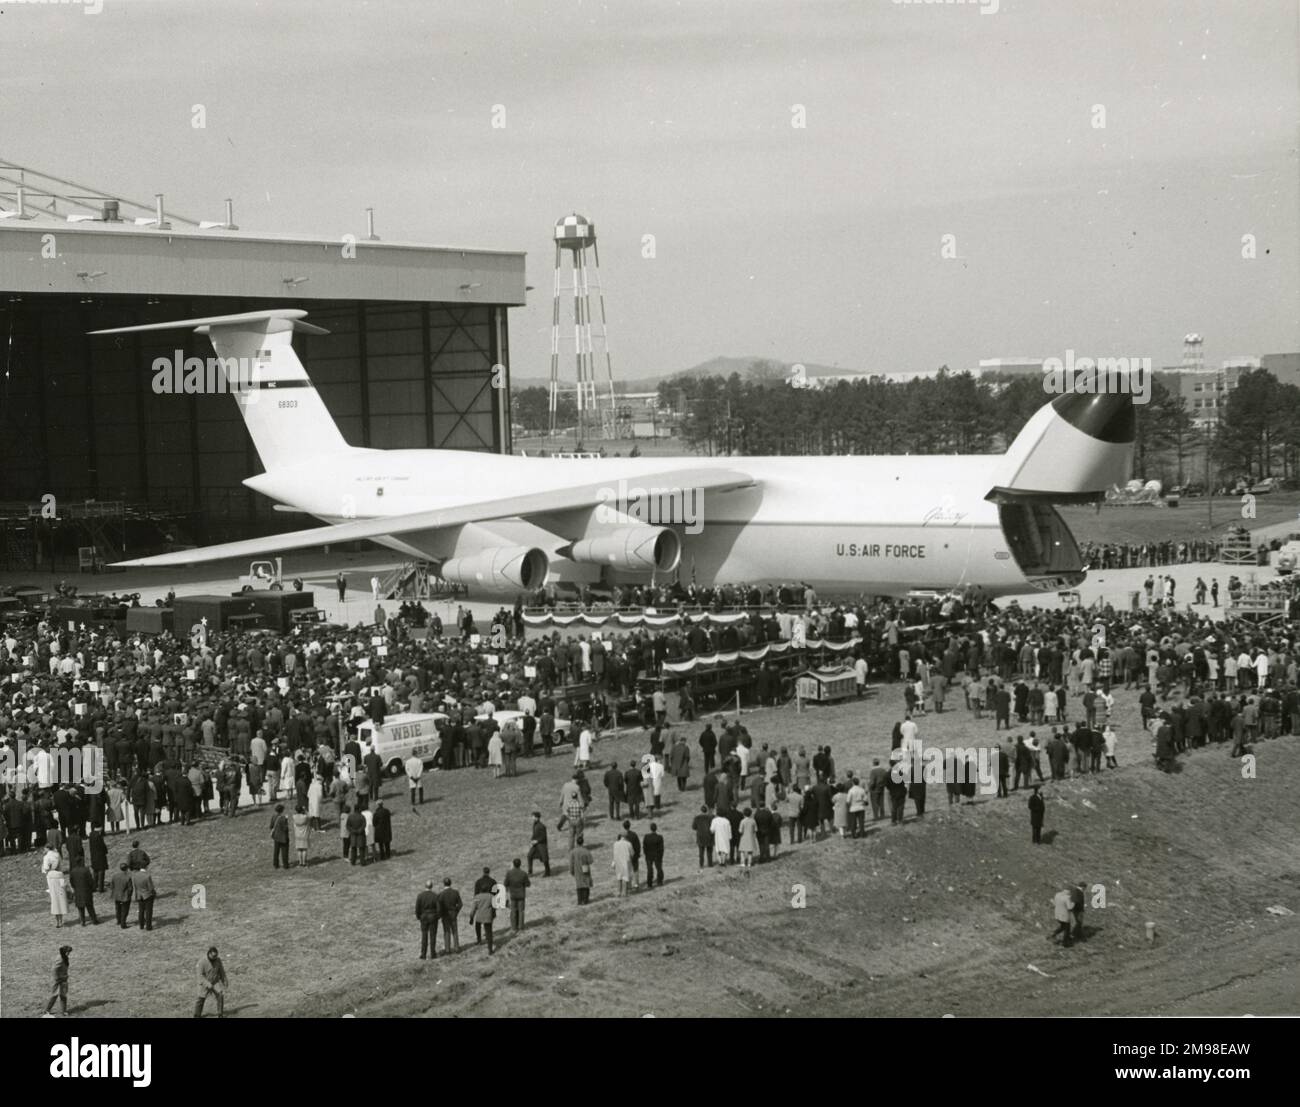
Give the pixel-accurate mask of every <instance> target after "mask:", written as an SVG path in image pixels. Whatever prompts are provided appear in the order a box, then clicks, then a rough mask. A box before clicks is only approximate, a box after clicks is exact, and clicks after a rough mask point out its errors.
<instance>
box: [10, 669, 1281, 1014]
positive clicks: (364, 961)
mask: <svg viewBox="0 0 1300 1107" xmlns="http://www.w3.org/2000/svg"><path fill="white" fill-rule="evenodd" d="M882 695H883V699H882V700H880V701H878V702H871V701H867V702H863V703H849V704H846V705H841V706H835V707H826V708H822V709H811V710H808V711H806V712H804V713H803V714H802V715H796V714H794V712H793V709H792V708H786V709H780V710H769V711H763V712H758V713H754V714H752V715H747V716H746V724H747V726H748V727H749V728H750V730H751V732H752V733H753V734H754V736H755V738H756V739H757V740H758V741H759V742H763V741H768V742H776V743H782V744H785V743H793V744H796V745H797V744H799V743H806V744H812V743H814V742H822V743H827V742H829V743H830V744H831V745H832V746H833V747H834V750H835V755H836V759H837V763H838V764H839V765H840V766H841V767H842V768H843V767H855V768H858V769H860V770H865V769H867V768H868V767H869V765H870V758H871V757H872V756H880V755H883V753H884V751H885V750H886V749H887V748H888V734H889V729H890V727H891V725H892V723H893V721H894V719H895V718H896V717H898V714H899V711H898V708H899V706H900V704H901V696H900V694H899V692H898V689H897V688H896V687H886V688H885V689H884V690H883V693H882ZM1135 696H1136V694H1135V693H1132V692H1128V693H1122V694H1121V698H1120V705H1119V706H1120V708H1121V710H1120V711H1119V714H1118V721H1119V723H1120V733H1121V736H1122V737H1121V744H1120V749H1119V759H1120V763H1121V766H1122V768H1121V769H1120V770H1119V771H1115V772H1108V773H1103V774H1102V775H1100V776H1097V777H1084V778H1082V779H1079V780H1071V781H1067V782H1065V783H1064V784H1061V785H1049V787H1048V789H1047V793H1048V814H1047V831H1048V838H1049V841H1048V842H1046V843H1045V844H1043V845H1041V846H1037V847H1035V846H1033V845H1031V844H1030V840H1029V839H1030V836H1029V827H1028V817H1027V813H1026V809H1025V804H1024V797H1023V795H1014V794H1013V796H1012V798H1011V799H1009V800H981V801H979V802H976V803H975V804H973V805H969V806H965V807H959V808H953V809H948V808H947V806H946V798H945V795H944V790H943V789H942V787H938V788H936V787H931V788H930V796H929V805H928V811H927V814H926V816H925V818H924V819H922V820H916V819H914V818H911V817H910V815H909V821H908V823H907V825H905V826H903V827H901V828H891V827H889V826H888V824H887V820H886V822H885V823H884V824H881V825H879V826H876V827H874V828H873V829H872V832H871V834H870V835H869V836H868V838H867V839H865V840H863V841H858V842H854V841H839V840H826V841H823V842H818V843H812V842H810V843H806V844H803V845H800V846H796V847H793V848H783V849H782V851H781V856H780V858H779V859H777V860H776V861H774V862H773V863H771V864H768V865H765V866H760V867H757V868H756V869H755V870H754V872H753V875H752V876H750V877H746V876H744V875H743V874H742V873H740V872H739V871H736V870H733V869H728V870H725V871H708V872H704V873H700V872H698V871H697V868H696V855H695V849H694V844H693V835H692V833H691V831H690V829H689V824H690V820H691V818H692V816H693V814H694V812H695V811H696V810H697V809H698V807H697V805H698V802H699V791H698V789H699V765H698V761H697V763H696V765H695V772H694V774H693V781H692V787H691V790H690V791H688V792H687V793H686V794H685V795H684V796H682V797H679V796H678V794H677V792H676V786H675V784H674V783H673V782H671V781H669V782H668V790H667V791H666V793H665V797H666V800H667V803H668V806H667V809H666V811H665V813H664V815H663V817H662V818H661V819H660V820H659V822H660V826H661V829H662V831H663V833H664V835H665V837H666V838H667V843H668V845H667V857H666V863H665V868H666V871H667V876H668V884H667V886H666V887H665V888H663V889H656V890H654V891H653V892H650V891H645V890H642V891H641V892H639V893H637V894H635V895H634V896H633V897H631V898H630V899H628V900H625V901H618V900H616V899H615V898H613V887H612V873H611V872H610V870H609V845H610V842H611V841H612V839H613V828H612V827H611V826H610V824H609V822H608V820H605V819H604V818H603V811H604V792H603V788H602V787H601V786H600V784H599V776H600V771H599V770H598V771H596V772H595V773H593V774H592V776H593V780H594V782H595V783H594V792H595V795H594V799H593V806H592V811H593V812H595V813H598V814H600V815H601V816H602V817H601V819H600V820H599V822H598V823H597V825H596V827H595V829H594V830H592V831H589V834H588V840H589V842H594V844H595V846H596V849H595V850H594V853H595V856H596V866H595V876H596V888H595V891H594V894H593V902H592V904H591V905H590V906H588V907H585V908H579V907H578V906H576V903H575V897H574V893H573V884H572V880H571V877H570V875H569V872H568V866H567V860H566V859H565V858H564V856H563V855H564V850H563V849H562V848H560V847H561V846H562V845H563V844H564V843H563V842H561V841H558V839H561V838H563V837H565V836H563V835H559V834H556V833H555V832H554V830H553V829H552V846H553V847H554V848H553V849H552V859H553V871H554V872H555V873H556V875H554V876H553V877H552V878H550V879H549V880H545V879H541V878H540V876H536V877H535V878H534V884H533V887H532V889H531V890H530V898H529V904H528V920H529V922H528V929H527V930H526V931H525V932H524V933H523V934H522V935H521V936H518V937H515V938H511V937H509V936H508V934H507V935H506V936H505V937H504V938H503V940H501V942H500V945H499V946H498V950H497V953H496V955H495V956H493V957H489V956H488V954H487V951H486V948H485V947H483V948H475V946H474V941H473V934H472V929H471V928H469V927H468V926H467V925H466V921H465V920H466V919H467V917H468V912H466V913H465V914H464V915H462V925H461V940H462V947H463V952H462V953H461V954H459V955H458V956H453V957H451V958H441V957H440V958H439V959H438V960H437V961H433V962H424V963H422V962H420V961H419V960H418V959H417V957H416V955H417V953H418V939H419V928H418V925H417V924H416V921H415V918H414V910H413V908H414V900H415V896H416V894H417V892H418V891H419V890H420V888H421V887H422V885H423V883H424V881H425V880H426V879H437V880H439V881H440V880H441V878H442V876H443V875H449V876H452V877H453V878H454V879H455V881H456V883H457V885H458V886H459V887H460V889H461V892H462V895H463V896H465V898H466V899H467V900H468V899H469V898H470V896H469V891H470V888H471V885H472V883H473V880H474V879H475V877H476V876H477V875H478V873H479V870H480V867H481V866H482V865H491V866H492V871H493V874H494V875H496V876H498V877H499V876H501V875H502V874H503V872H504V870H505V868H506V866H508V865H509V863H510V859H511V858H512V857H515V856H524V854H525V852H526V849H527V842H528V827H529V823H530V812H531V811H532V810H533V809H534V808H537V809H539V810H541V811H542V812H543V813H544V814H545V816H546V817H547V821H548V825H549V826H551V827H552V828H554V823H555V818H556V813H557V812H556V806H557V802H558V792H559V786H560V784H561V782H562V780H563V779H564V778H565V777H566V776H567V774H568V771H569V758H567V757H564V758H561V757H556V758H554V759H552V760H550V761H546V760H544V759H540V758H538V759H534V760H532V761H525V762H523V763H522V764H523V770H522V772H521V775H520V776H519V777H518V778H516V779H514V780H499V781H494V780H492V779H491V777H490V774H489V773H488V772H486V771H484V772H475V771H473V770H463V771H457V772H453V773H447V774H437V775H436V776H435V777H434V778H433V789H432V792H433V796H434V798H433V800H432V801H431V802H427V803H426V804H425V805H424V807H423V808H422V809H421V810H420V813H419V814H418V815H417V814H412V813H411V812H410V811H409V808H408V807H407V804H406V797H405V784H404V782H401V781H399V782H397V783H390V784H388V785H386V787H385V793H384V794H385V799H386V802H387V803H388V805H389V806H390V807H391V808H393V809H394V811H395V817H394V836H395V854H396V855H395V857H394V858H393V859H392V860H391V861H388V862H385V863H382V864H378V865H371V866H368V867H366V868H354V867H352V866H350V865H348V864H347V863H345V862H344V861H342V860H341V859H339V857H338V854H339V849H338V838H337V834H336V831H335V826H334V820H333V818H332V817H331V818H330V819H329V821H328V826H327V829H326V830H325V831H324V832H323V833H322V834H321V835H318V836H317V838H316V840H315V841H314V843H313V847H312V851H311V856H312V860H311V864H310V865H309V866H308V867H307V868H306V869H304V870H290V871H289V872H287V873H285V872H279V873H277V872H274V871H273V870H272V869H271V858H270V853H271V850H270V840H269V834H268V823H269V813H268V812H266V811H265V810H264V811H261V812H256V813H248V814H243V815H241V816H240V817H238V818H236V819H234V820H218V819H209V820H208V821H207V822H205V823H203V824H200V825H197V826H194V827H190V828H181V827H177V828H170V827H162V828H159V829H156V830H150V831H146V832H144V833H143V834H141V837H142V838H143V839H144V844H145V847H146V848H147V849H148V851H149V852H150V854H151V855H152V856H153V858H154V866H153V869H154V872H155V877H156V880H157V883H158V886H159V889H160V893H161V898H160V900H159V901H158V904H157V907H156V912H155V930H154V932H153V933H149V934H146V933H141V932H140V931H138V930H136V929H134V928H133V929H131V930H129V931H121V930H119V929H117V928H116V927H115V926H113V925H112V923H111V919H112V908H111V905H110V904H108V903H107V902H106V901H104V897H100V899H101V903H100V917H101V918H105V917H107V918H108V919H109V920H110V921H109V922H108V923H106V924H103V925H101V926H99V927H97V928H86V929H82V928H80V927H76V926H74V927H73V928H72V929H70V930H68V929H65V930H56V929H55V928H54V926H53V921H52V919H51V917H50V915H49V913H48V900H47V898H46V895H45V886H44V881H43V880H42V879H41V876H40V873H39V855H35V854H29V855H27V856H26V857H19V858H13V857H6V858H3V859H0V904H3V921H2V924H0V926H2V928H0V942H2V943H3V952H4V955H5V956H4V963H3V990H2V993H0V994H2V1001H0V1002H2V1003H3V1014H4V1015H6V1016H10V1017H24V1016H32V1015H35V1014H38V1013H39V1012H40V1010H41V1009H42V1007H43V1005H44V1000H45V998H46V996H47V994H48V991H47V989H48V977H49V973H50V966H51V965H52V964H53V962H54V960H55V958H56V953H55V951H56V949H57V947H58V946H59V945H60V944H61V943H62V942H64V941H67V942H69V943H70V944H71V945H72V946H73V947H74V952H73V955H72V990H71V1003H72V1007H73V1010H74V1013H76V1014H80V1015H90V1016H95V1015H108V1016H126V1015H130V1016H160V1015H165V1016H178V1015H186V1014H188V1013H189V1012H190V1010H191V1008H192V1003H193V999H192V995H193V981H192V974H193V971H194V965H195V963H196V962H197V959H198V958H199V956H200V955H201V954H202V952H203V951H204V950H205V949H206V948H207V947H208V945H209V944H213V943H215V944H216V945H218V946H219V947H220V948H221V951H222V955H223V957H224V959H225V963H226V967H227V971H228V972H229V974H230V977H231V992H230V995H229V997H228V999H229V1005H228V1011H229V1012H231V1013H233V1014H236V1015H239V1016H241V1017H248V1016H257V1017H269V1016H284V1015H301V1016H312V1015H331V1016H338V1015H341V1014H344V1013H355V1014H357V1015H360V1016H365V1015H424V1014H427V1015H510V1016H542V1015H547V1016H569V1015H587V1016H590V1015H597V1016H609V1015H625V1016H641V1015H645V1014H654V1015H656V1016H661V1017H662V1016H671V1015H769V1014H789V1015H807V1016H818V1015H903V1016H930V1017H933V1016H938V1015H942V1014H944V1013H949V1012H951V1013H954V1014H956V1015H959V1016H962V1015H977V1014H991V1015H1048V1014H1154V1013H1180V1014H1189V1013H1196V1012H1203V1013H1233V1012H1246V1011H1249V1012H1253V1013H1258V1014H1264V1013H1278V1012H1284V1011H1295V1010H1297V1009H1300V1000H1298V999H1297V987H1296V982H1297V979H1298V978H1300V977H1298V974H1300V968H1298V966H1300V941H1298V940H1297V938H1298V934H1297V925H1296V924H1297V916H1281V917H1279V916H1274V915H1271V914H1269V913H1268V912H1267V908H1268V907H1269V906H1271V905H1274V904H1278V905H1282V906H1286V907H1288V908H1289V909H1291V910H1295V911H1300V863H1298V862H1297V858H1298V857H1300V827H1297V823H1296V820H1295V818H1294V796H1295V793H1296V789H1297V787H1298V786H1300V757H1298V756H1297V755H1300V738H1284V739H1279V740H1276V741H1273V742H1269V743H1264V744H1262V746H1261V747H1260V748H1259V751H1258V754H1259V771H1258V775H1257V778H1256V779H1253V780H1244V779H1243V778H1242V775H1241V772H1240V768H1239V766H1238V765H1237V764H1235V763H1232V762H1230V761H1229V760H1228V758H1227V756H1226V753H1225V752H1224V751H1223V750H1222V749H1217V748H1216V749H1209V750H1205V751H1200V752H1198V753H1196V754H1193V755H1191V756H1190V757H1188V758H1186V759H1185V760H1184V762H1183V763H1182V766H1181V771H1180V772H1178V773H1177V774H1175V775H1171V776H1163V775H1161V774H1159V773H1157V772H1156V771H1155V769H1154V768H1153V766H1152V765H1151V764H1150V754H1149V741H1148V740H1147V739H1146V738H1145V737H1143V736H1141V735H1140V734H1138V732H1137V728H1136V726H1135V719H1134V705H1135ZM958 702H959V703H960V697H959V698H958ZM688 733H689V734H690V735H691V738H692V741H693V739H694V736H695V734H696V733H698V728H697V727H694V726H692V727H690V728H688ZM921 733H922V736H923V738H925V739H926V740H927V741H928V742H932V743H938V744H945V743H946V744H959V743H960V744H970V743H971V742H972V740H974V739H979V740H983V739H984V738H985V737H991V736H992V733H993V732H992V724H991V722H989V721H988V720H984V721H981V722H979V723H976V722H975V721H974V720H973V719H971V718H970V716H969V714H968V713H966V712H965V711H964V710H960V709H959V710H956V711H949V712H947V713H945V714H943V715H939V716H935V715H930V716H928V717H926V718H925V719H924V720H922V723H921ZM644 748H645V739H644V737H643V736H642V733H641V732H640V731H636V732H631V733H626V734H625V735H624V736H622V737H619V738H615V739H611V740H608V741H605V742H602V743H601V745H600V746H599V747H598V750H597V756H598V758H600V759H601V760H602V762H607V761H608V759H609V758H610V757H611V756H615V755H616V756H617V758H618V759H619V760H620V761H622V762H624V763H626V762H627V760H628V759H629V758H631V757H633V756H635V755H636V754H639V753H640V752H642V750H643V749H644ZM908 809H909V812H910V811H911V805H910V804H909V808H908ZM327 813H330V814H331V815H332V812H329V810H328V807H327ZM647 825H648V820H646V819H644V818H643V819H642V820H641V821H640V822H639V823H638V824H637V829H638V831H639V832H640V833H642V834H644V833H645V831H646V829H647ZM125 847H126V843H125V840H124V838H122V837H118V838H115V839H112V840H111V841H110V861H111V863H112V864H114V865H116V862H117V860H119V859H120V858H121V857H122V856H123V855H124V853H125ZM1066 880H1069V881H1074V880H1084V881H1086V882H1087V883H1088V884H1089V885H1093V884H1101V885H1103V886H1104V887H1105V890H1106V892H1105V894H1106V900H1107V906H1106V908H1105V909H1104V910H1089V912H1088V914H1087V925H1088V928H1089V931H1090V933H1089V937H1088V940H1087V942H1086V943H1084V944H1082V945H1077V946H1075V947H1074V948H1073V949H1070V950H1063V949H1060V948H1058V947H1055V946H1053V945H1050V944H1049V943H1048V941H1047V940H1046V939H1047V935H1048V934H1050V932H1051V921H1050V920H1051V909H1050V900H1051V896H1052V894H1053V893H1054V892H1055V891H1056V890H1057V888H1058V887H1059V885H1060V883H1061V882H1062V881H1066ZM196 885H202V886H203V890H204V892H205V894H206V907H204V908H202V909H199V908H195V907H193V906H191V903H192V896H193V894H194V890H195V886H196ZM795 885H802V886H803V888H804V890H805V893H806V904H807V906H806V907H805V908H803V909H796V908H794V907H792V905H791V904H792V899H793V897H794V893H795ZM1147 921H1152V922H1154V923H1155V924H1156V928H1157V931H1156V933H1157V938H1156V941H1155V943H1154V945H1151V946H1149V945H1148V944H1147V942H1146V939H1145V924H1146V923H1147ZM467 931H468V933H467ZM502 931H508V926H507V920H505V919H503V918H499V919H498V932H499V933H500V932H502ZM1031 965H1032V966H1035V968H1030V967H1029V966H1031ZM1035 969H1036V970H1037V971H1035ZM1043 974H1046V975H1043Z"/></svg>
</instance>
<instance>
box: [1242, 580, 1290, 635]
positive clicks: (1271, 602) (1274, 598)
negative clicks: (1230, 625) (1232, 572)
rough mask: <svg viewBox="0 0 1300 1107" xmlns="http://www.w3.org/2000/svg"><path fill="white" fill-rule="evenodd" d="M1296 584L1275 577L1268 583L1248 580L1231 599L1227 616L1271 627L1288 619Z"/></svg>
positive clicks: (1257, 625)
mask: <svg viewBox="0 0 1300 1107" xmlns="http://www.w3.org/2000/svg"><path fill="white" fill-rule="evenodd" d="M1294 596H1295V587H1294V585H1293V584H1291V582H1290V581H1286V580H1274V581H1269V582H1267V583H1265V584H1260V583H1258V582H1256V581H1253V580H1252V581H1246V582H1243V583H1242V585H1241V588H1240V590H1239V591H1238V592H1237V594H1236V595H1235V596H1232V597H1231V598H1230V600H1229V602H1228V607H1227V616H1228V618H1229V619H1231V620H1233V621H1235V622H1243V623H1250V624H1252V625H1253V626H1256V627H1266V626H1271V625H1272V624H1275V623H1284V622H1286V620H1287V617H1288V613H1289V611H1290V608H1291V604H1292V601H1293V599H1294Z"/></svg>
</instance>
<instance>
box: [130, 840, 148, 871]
mask: <svg viewBox="0 0 1300 1107" xmlns="http://www.w3.org/2000/svg"><path fill="white" fill-rule="evenodd" d="M147 864H149V855H148V854H147V853H145V851H144V850H142V849H141V848H140V839H139V838H137V839H135V841H133V842H132V843H131V852H130V853H128V854H127V855H126V865H127V868H128V869H130V870H131V871H132V872H135V871H136V870H137V869H142V868H144V867H145V866H146V865H147Z"/></svg>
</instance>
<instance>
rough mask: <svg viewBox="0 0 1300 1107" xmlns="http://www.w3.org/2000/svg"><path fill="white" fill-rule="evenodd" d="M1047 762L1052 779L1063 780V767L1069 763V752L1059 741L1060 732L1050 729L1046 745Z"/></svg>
mask: <svg viewBox="0 0 1300 1107" xmlns="http://www.w3.org/2000/svg"><path fill="white" fill-rule="evenodd" d="M1047 761H1048V764H1049V765H1051V767H1052V779H1053V780H1064V779H1065V767H1066V765H1067V764H1069V761H1070V751H1069V749H1068V748H1067V747H1066V745H1065V743H1064V742H1063V741H1061V735H1060V732H1059V731H1057V730H1056V729H1055V728H1053V729H1052V737H1051V738H1050V739H1049V740H1048V743H1047Z"/></svg>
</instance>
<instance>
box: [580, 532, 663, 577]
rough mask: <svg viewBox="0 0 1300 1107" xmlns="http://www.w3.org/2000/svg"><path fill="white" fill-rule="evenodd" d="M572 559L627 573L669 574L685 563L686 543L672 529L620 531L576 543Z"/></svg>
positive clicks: (605, 533)
mask: <svg viewBox="0 0 1300 1107" xmlns="http://www.w3.org/2000/svg"><path fill="white" fill-rule="evenodd" d="M569 557H570V558H572V559H573V560H574V561H585V562H592V563H595V564H600V565H609V566H610V567H611V568H614V569H617V570H619V571H621V572H626V573H646V572H650V571H651V570H655V571H657V572H660V573H669V572H672V570H674V569H676V568H677V563H678V562H679V561H680V560H681V559H682V540H681V539H680V538H679V537H678V536H677V532H676V531H675V530H671V529H669V528H668V527H618V528H616V529H615V530H608V531H604V532H603V533H600V534H597V535H595V536H593V537H591V538H583V539H580V540H579V541H577V542H575V543H573V546H572V547H571V550H570V553H569Z"/></svg>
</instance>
